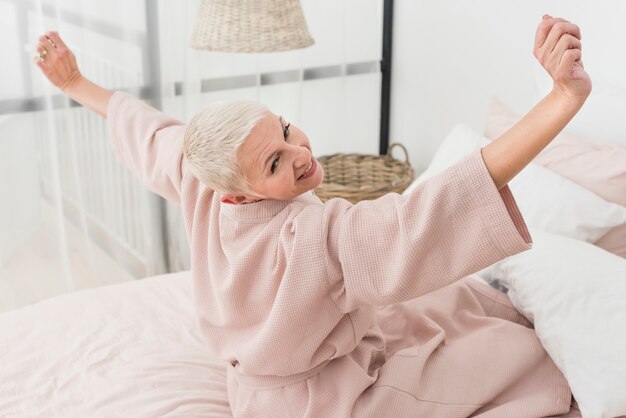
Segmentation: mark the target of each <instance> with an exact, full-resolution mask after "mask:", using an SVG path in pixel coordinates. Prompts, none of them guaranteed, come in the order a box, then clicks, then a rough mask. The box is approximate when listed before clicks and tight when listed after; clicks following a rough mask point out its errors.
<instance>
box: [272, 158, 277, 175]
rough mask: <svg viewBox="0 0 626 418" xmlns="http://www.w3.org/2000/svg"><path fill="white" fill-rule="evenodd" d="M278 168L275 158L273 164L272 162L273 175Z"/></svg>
mask: <svg viewBox="0 0 626 418" xmlns="http://www.w3.org/2000/svg"><path fill="white" fill-rule="evenodd" d="M277 167H278V158H276V159H275V160H274V161H273V162H272V168H271V171H272V174H274V172H275V171H276V168H277Z"/></svg>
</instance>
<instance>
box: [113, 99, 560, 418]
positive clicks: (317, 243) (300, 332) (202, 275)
mask: <svg viewBox="0 0 626 418" xmlns="http://www.w3.org/2000/svg"><path fill="white" fill-rule="evenodd" d="M107 124H108V129H109V132H110V137H111V141H112V147H113V150H114V152H115V154H116V156H117V158H118V159H119V161H120V162H121V163H122V164H124V165H125V166H127V167H129V168H130V169H131V170H132V171H133V173H135V174H136V175H137V176H138V177H139V179H140V180H141V181H142V182H143V184H144V185H145V186H146V187H147V188H149V189H150V190H152V191H153V192H155V193H157V194H159V195H161V196H163V197H164V198H166V199H168V200H170V201H174V202H177V203H179V204H180V205H181V207H182V213H183V217H184V222H185V228H186V231H187V236H188V239H189V246H190V248H191V263H192V264H191V270H192V274H193V282H194V298H195V305H196V310H197V315H198V325H199V327H200V329H201V332H202V335H203V337H204V339H205V341H206V344H207V349H208V350H210V352H211V353H212V354H213V355H215V356H217V357H219V358H221V359H223V360H224V362H226V363H227V364H228V373H227V376H228V382H227V386H228V399H229V403H230V405H231V409H232V412H233V414H234V416H236V417H350V416H354V417H428V418H438V417H442V418H443V417H445V418H452V417H469V416H480V417H494V418H502V417H506V418H516V417H520V418H521V417H545V416H550V415H558V414H563V413H566V412H568V411H569V410H570V401H571V392H570V389H569V387H568V384H567V382H566V381H565V379H564V377H563V375H562V374H561V373H560V371H559V370H558V369H557V368H556V366H555V365H554V363H553V362H552V361H551V360H550V358H549V357H548V356H547V354H546V352H545V351H544V349H543V347H542V346H541V344H540V343H539V340H538V339H537V337H536V335H535V333H534V331H533V329H532V326H531V324H530V323H528V321H526V320H525V319H524V318H523V317H522V316H521V315H520V314H519V313H518V312H517V311H516V310H515V309H514V308H513V307H512V305H511V304H510V302H509V300H508V298H507V297H506V295H505V294H503V293H500V292H498V291H497V290H495V289H492V288H491V287H489V286H486V285H485V284H482V283H480V282H478V281H477V280H475V278H472V277H471V276H469V275H471V274H472V273H474V272H477V271H479V270H481V269H483V268H485V267H487V266H489V265H490V264H492V263H494V262H496V261H498V260H501V259H503V258H505V257H508V256H511V255H513V254H517V253H519V252H522V251H525V250H528V249H530V248H531V245H532V240H531V237H530V235H529V233H528V230H527V228H526V225H525V223H524V220H523V219H522V217H521V215H520V212H519V210H518V208H517V206H516V203H515V200H514V198H513V196H512V194H511V192H510V190H509V188H508V186H507V187H504V188H502V189H501V190H500V191H498V190H497V188H496V187H495V185H494V183H493V180H492V179H491V177H490V175H489V172H488V171H487V168H486V166H485V164H484V162H483V159H482V156H481V152H480V151H476V152H474V153H472V154H471V155H469V156H468V157H466V158H464V159H463V160H462V161H460V162H459V163H457V164H455V165H454V166H452V167H450V168H448V169H447V170H445V171H444V172H443V173H441V174H440V175H438V176H435V177H433V178H431V179H430V180H428V181H426V182H424V183H422V184H421V185H419V186H418V187H417V188H415V189H414V190H413V191H412V193H410V194H409V195H407V196H401V195H398V194H395V193H390V194H388V195H386V196H384V197H382V198H380V199H377V200H374V201H365V202H361V203H359V204H356V205H353V204H351V203H349V202H347V201H345V200H343V199H332V200H330V201H328V202H326V203H321V202H320V200H319V199H318V198H317V197H316V196H315V195H314V194H313V193H311V192H309V193H305V194H303V195H301V196H299V197H298V198H296V199H294V200H291V201H276V200H266V201H261V202H258V203H253V204H247V205H241V206H235V205H229V204H221V203H220V202H219V196H218V194H217V193H215V192H213V191H212V190H210V189H208V188H206V187H205V186H203V185H202V184H201V183H200V182H199V181H198V180H197V179H196V178H195V177H194V176H193V175H192V174H191V172H190V171H189V167H188V163H187V161H186V160H185V158H184V157H183V154H182V144H183V135H184V131H185V125H184V124H183V123H181V122H180V121H177V120H174V119H172V118H169V117H167V116H165V115H164V114H162V113H160V112H158V111H157V110H155V109H153V108H151V107H149V106H147V105H145V104H144V103H143V102H141V101H139V100H136V99H134V98H133V97H131V96H129V95H127V94H125V93H122V92H116V93H115V94H114V95H113V97H112V98H111V100H110V102H109V105H108V111H107Z"/></svg>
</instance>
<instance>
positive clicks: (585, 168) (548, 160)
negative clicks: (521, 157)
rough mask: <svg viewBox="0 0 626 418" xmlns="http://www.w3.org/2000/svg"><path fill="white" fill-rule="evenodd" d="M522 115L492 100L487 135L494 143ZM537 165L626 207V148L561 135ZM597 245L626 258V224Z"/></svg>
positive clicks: (536, 161)
mask: <svg viewBox="0 0 626 418" xmlns="http://www.w3.org/2000/svg"><path fill="white" fill-rule="evenodd" d="M519 119H520V116H519V115H517V114H516V113H515V112H513V111H512V110H511V109H510V108H509V107H507V106H506V105H505V104H503V103H502V102H501V101H500V100H498V99H497V98H495V97H494V98H492V100H491V105H490V107H489V112H488V114H487V124H486V127H485V136H486V137H487V138H488V139H490V140H493V139H495V138H497V137H499V136H500V135H502V134H503V133H504V132H506V131H507V130H508V129H509V128H511V127H512V126H513V125H514V124H515V123H517V121H518V120H519ZM533 163H536V164H539V165H542V166H544V167H546V168H548V169H550V170H552V171H554V172H555V173H557V174H559V175H561V176H563V177H566V178H568V179H570V180H572V181H573V182H574V183H577V184H578V185H580V186H582V187H584V188H586V189H587V190H590V191H591V192H593V193H595V194H597V195H598V196H600V197H602V198H603V199H605V200H607V201H609V202H613V203H617V204H619V205H622V206H624V207H626V148H622V147H620V146H618V145H615V144H609V143H606V142H599V141H595V140H594V141H589V140H582V139H579V138H575V137H573V136H571V135H568V134H567V133H565V132H562V133H561V134H559V135H558V136H557V137H556V138H555V139H554V140H553V141H552V142H551V143H550V144H548V146H547V147H546V148H545V149H544V150H543V151H541V153H539V155H538V156H537V157H536V158H535V159H534V160H533ZM594 244H595V245H597V246H599V247H601V248H603V249H605V250H607V251H610V252H612V253H614V254H617V255H619V256H621V257H624V258H626V224H622V225H620V226H617V227H615V228H613V229H611V230H610V231H609V232H608V233H607V234H606V235H604V236H603V237H602V238H600V239H599V240H598V241H596V242H595V243H594Z"/></svg>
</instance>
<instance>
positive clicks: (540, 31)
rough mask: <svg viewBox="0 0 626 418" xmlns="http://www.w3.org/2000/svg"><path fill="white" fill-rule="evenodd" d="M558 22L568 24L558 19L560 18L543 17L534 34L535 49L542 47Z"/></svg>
mask: <svg viewBox="0 0 626 418" xmlns="http://www.w3.org/2000/svg"><path fill="white" fill-rule="evenodd" d="M559 22H564V23H569V21H567V20H565V19H563V18H560V17H551V16H550V15H544V17H543V19H542V20H541V23H539V26H537V31H536V32H535V49H539V48H541V47H542V46H543V44H544V43H545V42H546V39H547V38H548V34H549V33H550V30H552V27H553V26H554V25H555V24H556V23H559Z"/></svg>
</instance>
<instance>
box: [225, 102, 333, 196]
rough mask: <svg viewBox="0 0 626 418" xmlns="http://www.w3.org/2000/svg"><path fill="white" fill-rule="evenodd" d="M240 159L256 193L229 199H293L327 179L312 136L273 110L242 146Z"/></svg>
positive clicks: (238, 156)
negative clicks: (310, 140) (312, 147)
mask: <svg viewBox="0 0 626 418" xmlns="http://www.w3.org/2000/svg"><path fill="white" fill-rule="evenodd" d="M237 159H238V161H239V165H240V167H241V169H242V170H243V173H244V176H245V177H246V179H248V183H249V185H250V187H251V188H252V190H254V192H255V195H254V196H252V195H245V196H239V199H237V198H236V196H235V198H236V199H235V200H231V201H229V202H228V201H227V203H247V202H250V201H252V200H257V199H276V200H289V199H293V198H295V197H296V196H299V195H301V194H302V193H305V192H308V191H309V190H313V189H314V188H316V187H317V186H319V185H320V184H321V183H322V180H324V170H323V169H322V166H321V165H320V164H319V163H318V162H317V161H316V160H315V158H314V157H313V154H312V151H311V144H310V143H309V138H307V136H306V135H305V134H304V132H302V131H301V130H300V129H298V128H297V127H295V126H293V125H291V124H289V123H288V122H287V121H285V120H284V119H283V118H282V117H281V116H277V115H275V114H273V113H268V114H267V115H266V116H265V117H263V118H262V119H260V120H259V122H257V124H256V125H255V127H254V129H252V131H251V132H250V135H249V136H248V138H246V140H245V142H244V143H243V144H242V145H241V146H240V147H239V150H238V151H237ZM241 197H244V198H245V199H241ZM223 201H224V200H223Z"/></svg>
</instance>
